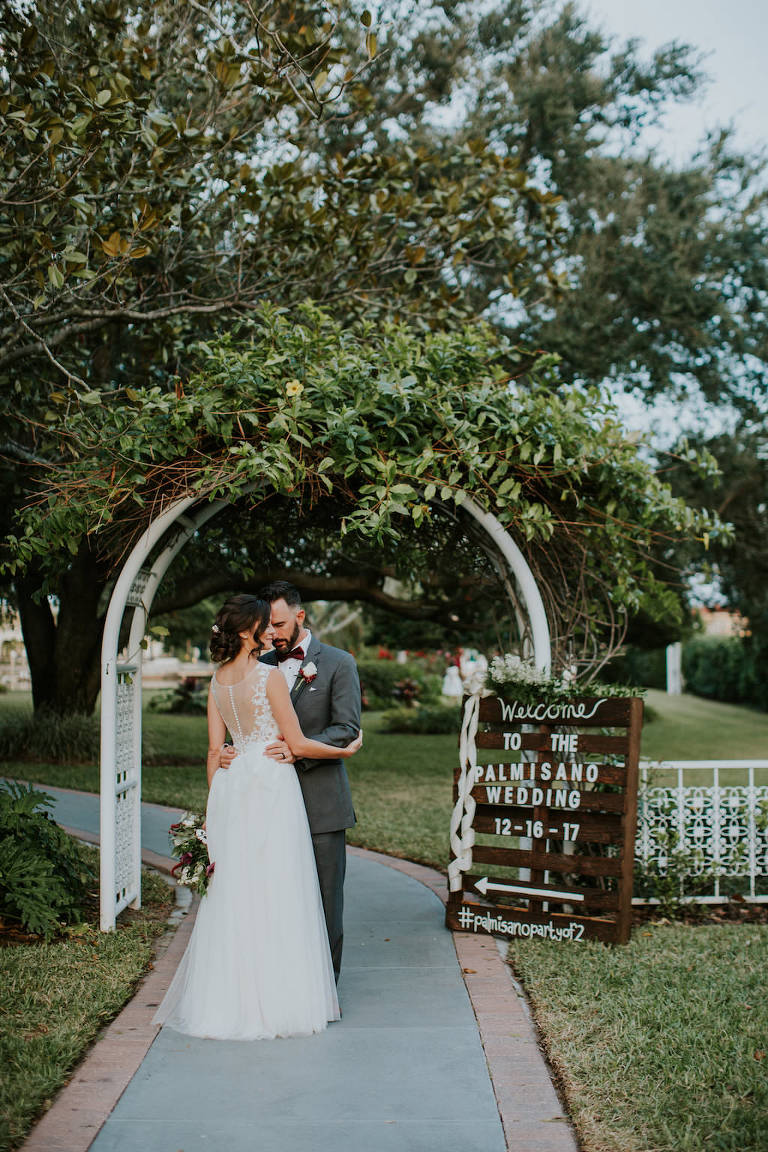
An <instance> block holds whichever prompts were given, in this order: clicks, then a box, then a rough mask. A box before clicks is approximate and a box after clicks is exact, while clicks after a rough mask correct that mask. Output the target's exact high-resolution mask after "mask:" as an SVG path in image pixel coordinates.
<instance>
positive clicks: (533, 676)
mask: <svg viewBox="0 0 768 1152" xmlns="http://www.w3.org/2000/svg"><path fill="white" fill-rule="evenodd" d="M490 678H491V680H492V681H493V683H494V684H534V685H535V684H541V685H545V684H550V683H551V677H550V675H549V673H547V672H544V671H542V670H541V668H537V667H536V665H535V664H534V663H533V661H532V660H521V658H520V657H519V656H517V655H516V654H515V653H513V652H507V653H505V654H504V655H503V656H494V658H493V660H491V667H490Z"/></svg>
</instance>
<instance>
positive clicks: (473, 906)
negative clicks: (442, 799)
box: [446, 696, 643, 944]
mask: <svg viewBox="0 0 768 1152" xmlns="http://www.w3.org/2000/svg"><path fill="white" fill-rule="evenodd" d="M642 716H643V702H642V700H641V699H640V698H639V697H611V698H594V697H579V698H576V699H573V700H568V701H564V702H560V703H557V704H547V703H540V704H532V705H523V704H519V703H515V702H507V701H504V700H500V699H499V698H498V697H496V696H487V697H484V698H480V697H478V696H470V697H465V699H464V704H463V717H464V719H463V725H462V730H461V735H460V738H459V745H460V754H459V766H458V768H457V769H456V772H455V775H454V787H453V799H454V809H453V814H452V817H451V861H450V864H449V866H448V879H449V886H450V895H449V899H448V907H447V911H446V923H447V925H448V927H449V928H452V929H454V930H457V931H463V932H480V933H490V934H492V935H495V936H501V937H504V938H507V939H512V938H520V937H522V938H530V937H540V938H544V939H548V940H559V941H562V942H563V943H577V942H579V941H583V940H602V941H604V942H606V943H613V944H625V943H626V942H627V941H628V940H629V934H630V928H631V916H632V875H633V869H634V859H635V830H636V826H637V779H638V761H639V755H640V730H641V727H642Z"/></svg>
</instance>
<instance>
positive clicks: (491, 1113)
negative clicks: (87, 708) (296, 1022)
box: [25, 788, 576, 1152]
mask: <svg viewBox="0 0 768 1152" xmlns="http://www.w3.org/2000/svg"><path fill="white" fill-rule="evenodd" d="M46 791H48V792H50V793H51V794H53V795H54V796H55V797H56V799H57V808H56V812H55V815H56V818H57V819H58V820H59V822H60V823H61V824H63V825H65V826H67V827H68V828H69V829H71V830H72V829H80V830H82V831H84V832H85V833H86V834H88V835H89V838H90V837H92V836H94V835H95V834H96V832H97V829H98V798H97V797H93V796H88V795H85V794H79V793H72V792H67V791H65V790H62V789H54V788H47V789H46ZM177 816H178V813H177V812H176V811H175V810H171V809H164V808H158V807H156V806H152V805H144V806H143V813H142V817H143V818H142V833H143V837H144V849H145V851H146V852H148V853H150V854H151V855H152V856H153V857H155V859H156V860H159V859H161V858H162V857H167V855H168V850H169V849H168V837H167V828H168V825H169V824H170V823H171V822H172V820H173V819H175V818H176V817H177ZM443 886H444V880H443V878H442V877H441V876H440V875H439V874H438V873H435V872H434V871H432V870H431V869H426V868H421V867H420V866H418V865H412V864H409V863H408V862H405V861H396V860H393V859H391V858H389V857H382V856H378V855H377V854H375V853H366V852H363V851H362V850H359V849H350V850H349V865H348V873H347V884H346V908H345V947H344V967H343V972H342V978H341V982H340V985H339V994H340V1000H341V1004H342V1009H343V1019H342V1020H341V1021H339V1022H338V1023H335V1024H332V1025H330V1026H329V1027H328V1029H327V1030H326V1031H325V1032H324V1033H322V1034H320V1035H319V1036H313V1037H310V1038H296V1039H290V1040H276V1041H256V1042H253V1043H237V1042H225V1041H214V1040H197V1039H193V1038H190V1037H186V1036H182V1035H180V1034H179V1033H176V1032H174V1031H173V1030H171V1029H169V1028H164V1029H162V1030H161V1031H160V1032H159V1034H157V1036H156V1038H155V1034H156V1032H157V1030H156V1029H155V1028H153V1027H152V1026H151V1015H152V1013H153V1011H154V1008H155V1006H156V1004H157V1002H158V1000H159V998H160V996H161V995H162V993H163V991H164V988H165V987H167V984H168V982H169V980H170V978H171V976H172V973H173V970H174V968H175V965H176V963H178V959H179V957H180V955H181V951H182V950H183V946H184V943H185V941H186V939H187V938H188V935H189V929H190V927H191V920H192V916H189V917H187V920H186V923H184V924H183V925H182V928H181V929H180V930H179V933H178V939H177V940H175V941H174V942H173V943H172V944H171V945H170V947H169V948H168V951H167V955H166V957H161V958H160V960H159V961H158V963H157V964H156V965H155V971H154V972H153V973H151V974H150V977H149V978H148V980H147V981H145V984H144V986H143V987H142V989H140V991H139V993H138V995H137V996H136V997H135V998H134V1001H133V1002H132V1003H131V1004H130V1005H128V1006H127V1008H126V1009H125V1010H124V1012H123V1013H122V1014H121V1016H120V1017H118V1018H117V1020H116V1021H114V1023H113V1024H112V1025H110V1027H109V1028H108V1029H107V1032H106V1035H105V1037H104V1038H103V1039H102V1040H101V1041H100V1042H99V1043H97V1045H96V1046H95V1048H94V1049H93V1050H92V1052H91V1054H90V1055H89V1057H88V1058H87V1060H86V1062H85V1063H84V1064H83V1065H81V1067H80V1069H78V1072H77V1073H76V1074H75V1076H74V1077H73V1081H72V1083H71V1085H70V1086H69V1087H68V1088H66V1089H64V1090H63V1092H62V1093H61V1094H60V1096H59V1098H58V1099H57V1102H56V1103H55V1104H54V1107H53V1108H52V1109H51V1111H50V1112H49V1113H48V1114H47V1115H46V1116H45V1117H44V1118H43V1120H42V1121H41V1123H40V1124H39V1125H38V1128H37V1129H36V1130H35V1131H34V1132H33V1133H32V1134H31V1136H30V1138H29V1140H28V1141H27V1144H26V1145H25V1148H26V1149H27V1152H39V1150H42V1149H45V1150H46V1152H53V1150H54V1149H55V1150H56V1152H82V1150H83V1149H85V1148H88V1147H91V1148H92V1149H93V1150H94V1152H139V1150H141V1152H176V1150H182V1149H183V1152H214V1150H215V1152H218V1149H225V1148H226V1149H227V1152H246V1150H247V1152H310V1150H311V1152H325V1150H326V1149H327V1150H330V1149H333V1150H334V1152H352V1150H354V1152H358V1150H359V1149H365V1152H445V1150H446V1149H462V1152H505V1150H514V1152H575V1150H576V1143H575V1140H574V1137H573V1135H572V1132H571V1129H570V1127H569V1125H568V1123H567V1120H566V1118H565V1116H564V1115H563V1111H562V1107H561V1105H560V1104H559V1101H558V1099H557V1096H556V1094H555V1092H554V1089H553V1088H552V1084H551V1081H550V1078H549V1074H548V1071H547V1068H546V1065H545V1063H544V1060H543V1058H542V1056H541V1054H540V1052H539V1049H538V1046H537V1044H536V1039H535V1035H534V1032H533V1029H532V1026H531V1024H530V1021H529V1019H528V1016H527V1012H526V1009H525V1006H524V1004H523V1002H522V1000H521V998H520V996H519V995H518V993H517V991H516V989H515V985H514V982H513V981H512V979H511V977H510V974H509V972H508V970H507V969H506V967H505V965H504V964H503V963H502V961H501V959H500V957H499V953H498V950H497V947H496V944H495V942H494V941H493V940H491V939H490V938H489V937H476V936H470V935H469V934H464V933H456V934H452V933H450V932H449V931H447V930H446V929H445V927H444V925H443V904H442V901H441V898H440V897H441V895H442V894H443V892H442V889H443ZM127 1048H128V1049H130V1050H131V1051H132V1052H133V1054H134V1056H135V1061H134V1064H133V1065H132V1066H131V1067H130V1071H129V1073H128V1074H127V1075H125V1078H124V1080H123V1082H122V1083H121V1082H120V1080H119V1070H118V1067H117V1066H118V1065H119V1064H120V1061H121V1055H124V1053H125V1051H126V1049H127ZM145 1052H146V1054H145ZM134 1069H137V1070H135V1072H134ZM131 1075H132V1078H130V1077H131ZM125 1083H127V1087H125ZM123 1088H124V1091H123ZM110 1092H111V1093H112V1096H111V1097H110ZM120 1092H122V1095H119V1094H120ZM118 1096H119V1099H118ZM68 1097H69V1099H68ZM99 1099H101V1100H102V1107H103V1110H104V1115H103V1116H102V1117H100V1118H99V1117H98V1116H97V1114H96V1113H97V1109H96V1104H97V1102H98V1100H99ZM115 1100H116V1104H115ZM105 1102H106V1103H105ZM78 1109H80V1110H82V1113H83V1114H82V1116H81V1118H80V1121H79V1122H78V1120H77V1112H78ZM110 1109H111V1110H110ZM104 1116H106V1119H104ZM57 1124H58V1128H57ZM102 1124H103V1126H102ZM65 1130H69V1131H70V1132H71V1133H74V1134H71V1135H67V1132H66V1131H65ZM94 1137H95V1138H94Z"/></svg>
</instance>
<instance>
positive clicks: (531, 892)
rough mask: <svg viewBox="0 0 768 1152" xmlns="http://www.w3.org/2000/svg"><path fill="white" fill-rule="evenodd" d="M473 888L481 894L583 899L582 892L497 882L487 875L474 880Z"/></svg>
mask: <svg viewBox="0 0 768 1152" xmlns="http://www.w3.org/2000/svg"><path fill="white" fill-rule="evenodd" d="M475 888H477V890H478V892H482V894H483V896H485V894H486V893H487V892H489V891H491V892H518V893H520V895H522V896H549V897H550V899H552V900H556V899H557V898H558V897H560V898H562V899H563V900H573V901H576V900H583V899H584V895H583V893H582V892H568V891H565V892H561V891H558V890H557V889H556V888H533V887H531V885H530V884H497V883H495V882H494V881H493V880H489V879H488V877H487V876H483V878H482V880H475Z"/></svg>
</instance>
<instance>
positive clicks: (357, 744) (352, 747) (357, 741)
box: [341, 728, 363, 756]
mask: <svg viewBox="0 0 768 1152" xmlns="http://www.w3.org/2000/svg"><path fill="white" fill-rule="evenodd" d="M362 746H363V730H362V728H361V729H360V731H359V732H358V734H357V736H355V738H354V740H353V741H352V743H351V744H347V746H346V748H342V750H341V754H342V756H354V754H355V752H359V751H360V749H361V748H362Z"/></svg>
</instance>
